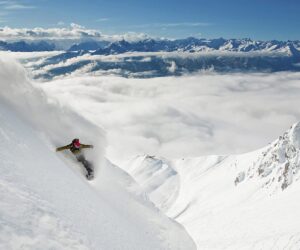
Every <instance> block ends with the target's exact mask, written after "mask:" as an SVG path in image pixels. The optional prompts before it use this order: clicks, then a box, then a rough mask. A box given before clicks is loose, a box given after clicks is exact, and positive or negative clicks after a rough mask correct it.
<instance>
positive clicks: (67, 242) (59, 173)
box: [0, 57, 195, 250]
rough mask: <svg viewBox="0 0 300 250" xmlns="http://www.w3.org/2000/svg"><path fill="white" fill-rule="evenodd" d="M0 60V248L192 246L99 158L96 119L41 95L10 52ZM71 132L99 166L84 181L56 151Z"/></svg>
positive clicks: (131, 183)
mask: <svg viewBox="0 0 300 250" xmlns="http://www.w3.org/2000/svg"><path fill="white" fill-rule="evenodd" d="M0 65H1V67H0V76H1V88H2V92H1V94H0V196H1V200H0V225H1V230H0V248H1V249H7V250H10V249H12V250H14V249H55V250H56V249H64V250H65V249H82V250H86V249H95V250H98V249H130V250H131V249H139V250H140V249H149V250H150V249H151V250H152V249H163V250H165V249H195V245H194V243H193V241H192V240H191V238H190V237H189V236H188V235H187V233H186V232H185V230H184V229H183V228H182V227H181V226H180V225H179V224H177V223H175V222H173V221H172V220H170V219H169V218H167V217H166V216H164V215H163V214H162V213H160V212H159V211H158V210H157V209H154V207H153V206H152V204H151V203H149V202H148V201H147V200H146V199H144V195H143V193H142V192H141V191H140V190H139V187H138V185H137V184H136V183H135V182H134V181H133V179H132V178H131V177H130V176H129V175H128V174H126V173H125V172H124V171H122V170H121V169H120V168H118V167H116V166H114V165H113V164H111V163H109V161H107V160H104V159H103V157H102V156H103V151H102V147H101V146H102V145H103V144H102V143H103V142H100V143H98V142H97V141H98V140H99V139H100V140H101V141H102V136H103V133H102V130H101V129H100V128H99V127H98V126H99V125H98V126H95V125H93V124H92V123H90V122H88V121H86V120H85V119H84V118H82V116H80V115H76V114H75V113H74V112H72V111H70V110H69V108H68V107H64V106H62V105H58V104H57V103H55V102H54V101H53V100H51V99H48V98H46V97H45V95H44V94H43V92H42V91H41V90H40V89H38V88H37V87H36V86H35V87H34V85H32V83H31V82H30V81H29V80H28V79H26V77H25V72H24V69H23V68H22V67H21V66H20V65H19V64H17V63H16V62H14V61H13V60H10V59H9V58H5V60H3V57H2V58H1V61H0ZM75 134H76V135H77V136H78V135H80V136H79V137H80V138H82V140H86V142H87V143H94V146H95V148H94V149H93V151H94V152H95V153H94V154H91V155H89V156H88V158H89V159H91V160H93V162H94V164H95V165H96V166H97V167H99V169H98V173H97V174H96V178H95V180H94V181H91V182H90V183H88V181H87V180H86V178H85V177H84V175H82V173H81V171H80V168H82V166H80V165H79V164H78V163H77V162H75V160H74V159H72V157H71V155H70V154H69V153H68V152H66V153H65V155H64V156H62V155H60V156H59V154H58V153H56V152H54V148H55V146H57V145H59V144H60V145H61V144H63V143H64V144H65V143H66V142H68V139H70V138H72V137H73V136H74V135H75Z"/></svg>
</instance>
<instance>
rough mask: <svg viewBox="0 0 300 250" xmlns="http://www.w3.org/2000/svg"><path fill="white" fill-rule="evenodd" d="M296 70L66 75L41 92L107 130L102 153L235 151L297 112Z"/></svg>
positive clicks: (276, 130) (267, 136)
mask: <svg viewBox="0 0 300 250" xmlns="http://www.w3.org/2000/svg"><path fill="white" fill-rule="evenodd" d="M299 80H300V73H287V72H284V73H274V74H264V73H260V74H238V73H237V74H214V73H203V74H197V75H193V76H183V77H177V78H176V77H163V78H152V79H125V78H121V77H110V76H109V77H72V78H69V79H66V78H65V79H60V80H56V81H51V82H48V83H43V84H42V88H43V89H44V90H45V92H46V93H47V94H48V95H49V96H52V97H53V98H55V99H58V100H59V101H60V103H61V105H67V106H71V107H72V108H73V109H75V110H76V111H77V112H79V113H80V114H81V115H84V116H85V117H86V118H88V119H89V120H91V121H93V122H94V123H95V124H97V125H99V126H103V127H104V129H105V130H106V132H107V141H108V144H109V146H108V148H107V154H108V156H109V158H111V159H112V160H115V161H121V160H124V159H125V158H127V157H130V156H131V155H136V154H144V153H146V154H153V155H161V156H165V157H169V158H178V157H186V156H200V155H206V154H232V153H241V152H246V151H250V150H254V149H257V148H260V147H263V146H265V145H267V144H268V142H271V141H273V140H274V139H276V138H277V137H278V136H279V135H280V134H281V133H282V132H283V131H285V130H286V129H287V128H288V127H289V126H290V125H291V124H293V123H294V122H296V121H298V120H299V117H300V110H299V105H300V99H299V94H300V86H299Z"/></svg>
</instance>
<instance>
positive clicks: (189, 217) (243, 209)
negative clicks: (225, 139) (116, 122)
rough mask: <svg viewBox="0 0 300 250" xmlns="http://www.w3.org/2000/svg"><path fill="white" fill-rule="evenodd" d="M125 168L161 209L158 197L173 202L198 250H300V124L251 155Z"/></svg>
mask: <svg viewBox="0 0 300 250" xmlns="http://www.w3.org/2000/svg"><path fill="white" fill-rule="evenodd" d="M125 169H127V171H128V172H129V173H130V174H132V176H133V177H134V178H135V180H136V181H137V182H138V183H140V185H141V186H142V187H143V188H144V190H145V191H147V192H148V193H149V197H150V199H151V200H152V201H153V202H155V203H156V205H157V206H158V207H164V204H165V203H166V199H163V198H160V199H157V197H167V193H169V197H173V199H172V202H170V203H169V204H168V205H169V206H168V208H167V209H165V211H166V213H167V214H168V215H169V216H170V217H172V218H174V219H176V220H177V221H178V222H180V223H181V224H182V225H184V226H185V228H186V229H187V230H188V232H189V233H190V235H191V236H192V238H193V239H194V240H195V242H196V244H197V247H198V249H299V247H300V222H299V218H300V203H299V200H298V197H299V194H300V182H299V178H300V174H299V169H300V123H296V124H294V125H293V126H292V127H291V128H290V129H289V130H288V131H287V132H285V133H284V134H283V135H282V136H280V137H279V138H278V139H277V140H276V141H274V142H273V143H271V144H269V145H268V146H266V147H265V148H262V149H260V150H257V151H254V152H251V153H247V154H242V155H228V156H217V155H215V156H206V157H198V158H183V159H177V160H166V159H163V158H159V157H154V156H151V157H150V156H147V155H146V156H145V155H144V156H139V157H136V158H134V159H133V160H132V161H130V162H129V163H128V165H126V166H125ZM167 170H168V172H172V173H173V174H172V179H171V178H170V176H168V175H165V173H166V171H167ZM141 173H144V174H141ZM147 173H148V174H147ZM153 179H156V180H157V179H159V180H160V181H159V183H158V182H156V184H158V185H152V184H153ZM166 187H167V188H166Z"/></svg>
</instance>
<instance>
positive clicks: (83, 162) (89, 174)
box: [76, 155, 94, 180]
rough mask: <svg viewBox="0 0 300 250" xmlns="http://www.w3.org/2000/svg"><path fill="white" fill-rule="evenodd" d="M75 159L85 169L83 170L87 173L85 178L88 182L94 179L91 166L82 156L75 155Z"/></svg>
mask: <svg viewBox="0 0 300 250" xmlns="http://www.w3.org/2000/svg"><path fill="white" fill-rule="evenodd" d="M76 158H77V160H78V161H79V162H81V163H82V165H83V166H84V167H85V169H86V171H87V175H86V177H87V178H88V179H89V180H90V179H92V178H93V177H94V169H93V166H92V164H91V163H90V162H89V161H87V160H86V159H85V157H84V155H77V156H76Z"/></svg>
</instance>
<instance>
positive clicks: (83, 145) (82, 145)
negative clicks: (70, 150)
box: [81, 144, 94, 148]
mask: <svg viewBox="0 0 300 250" xmlns="http://www.w3.org/2000/svg"><path fill="white" fill-rule="evenodd" d="M93 147H94V146H93V145H85V144H81V148H93Z"/></svg>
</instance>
